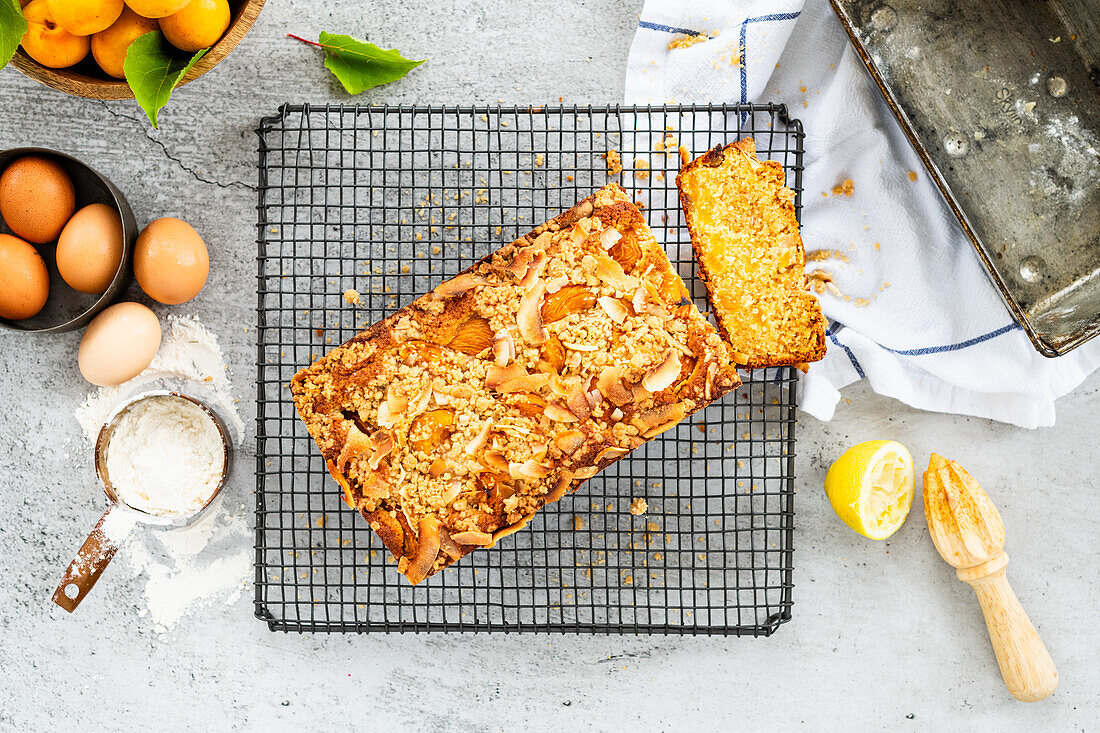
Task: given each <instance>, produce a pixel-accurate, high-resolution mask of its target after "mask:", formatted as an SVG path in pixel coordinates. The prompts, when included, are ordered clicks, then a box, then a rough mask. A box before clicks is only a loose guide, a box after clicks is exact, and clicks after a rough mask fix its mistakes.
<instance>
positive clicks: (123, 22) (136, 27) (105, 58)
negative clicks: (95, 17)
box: [92, 8, 157, 79]
mask: <svg viewBox="0 0 1100 733" xmlns="http://www.w3.org/2000/svg"><path fill="white" fill-rule="evenodd" d="M156 29H157V21H155V20H153V19H152V18H143V17H141V16H140V15H138V14H137V13H135V12H134V11H133V10H130V8H123V10H122V15H120V16H118V20H116V21H115V22H114V23H112V24H111V27H110V28H108V29H107V30H105V31H100V32H99V33H96V34H95V35H94V36H92V56H94V57H95V60H96V63H97V64H99V68H101V69H103V70H104V71H105V72H107V74H109V75H111V76H113V77H115V78H116V79H125V78H126V72H125V71H124V70H123V68H122V65H123V62H125V61H126V52H127V51H128V50H129V49H130V44H131V43H133V42H134V41H136V40H137V39H138V38H139V37H141V36H144V35H145V34H146V33H151V32H152V31H155V30H156Z"/></svg>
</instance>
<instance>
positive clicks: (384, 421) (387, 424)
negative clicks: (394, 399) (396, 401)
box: [374, 399, 401, 428]
mask: <svg viewBox="0 0 1100 733" xmlns="http://www.w3.org/2000/svg"><path fill="white" fill-rule="evenodd" d="M399 414H401V411H400V410H397V411H394V410H392V409H391V408H390V402H389V400H388V399H385V400H382V401H381V402H379V403H378V413H377V414H376V415H375V417H374V419H375V422H377V423H378V424H379V425H381V426H382V427H384V428H392V427H393V426H394V415H399Z"/></svg>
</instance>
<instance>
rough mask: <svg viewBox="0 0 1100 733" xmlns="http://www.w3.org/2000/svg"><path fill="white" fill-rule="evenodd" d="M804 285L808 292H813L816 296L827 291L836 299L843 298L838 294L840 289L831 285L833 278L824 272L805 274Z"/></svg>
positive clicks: (841, 294) (815, 271)
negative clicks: (805, 284)
mask: <svg viewBox="0 0 1100 733" xmlns="http://www.w3.org/2000/svg"><path fill="white" fill-rule="evenodd" d="M806 283H807V285H808V286H809V288H810V290H813V291H814V292H815V293H817V294H818V295H821V294H822V293H824V292H825V291H826V290H828V291H829V292H830V293H832V294H833V295H836V296H838V297H844V295H843V293H841V292H840V288H838V287H837V286H836V285H834V284H833V276H832V275H830V274H829V273H827V272H825V271H824V270H814V271H813V272H809V273H807V274H806Z"/></svg>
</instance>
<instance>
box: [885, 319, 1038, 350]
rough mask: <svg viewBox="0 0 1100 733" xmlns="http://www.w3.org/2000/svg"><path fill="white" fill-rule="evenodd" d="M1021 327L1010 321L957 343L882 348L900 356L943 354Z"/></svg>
mask: <svg viewBox="0 0 1100 733" xmlns="http://www.w3.org/2000/svg"><path fill="white" fill-rule="evenodd" d="M1019 329H1020V325H1019V324H1018V323H1010V324H1008V325H1007V326H1002V327H1001V328H998V329H997V330H996V331H990V332H989V333H983V334H982V335H981V336H975V337H974V338H972V339H967V340H966V341H960V342H959V343H957V344H948V345H947V346H925V347H924V348H920V349H891V348H889V347H887V346H883V347H882V348H884V349H886V350H887V351H890V352H893V353H895V354H897V355H899V356H925V355H926V354H942V353H944V352H946V351H958V350H959V349H965V348H967V347H968V346H974V345H975V344H980V343H982V342H983V341H989V340H990V339H995V338H997V337H998V336H1003V335H1004V334H1006V333H1010V332H1012V331H1018V330H1019Z"/></svg>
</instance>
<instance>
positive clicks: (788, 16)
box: [740, 11, 859, 369]
mask: <svg viewBox="0 0 1100 733" xmlns="http://www.w3.org/2000/svg"><path fill="white" fill-rule="evenodd" d="M801 14H802V11H798V12H796V13H772V14H770V15H758V16H756V17H755V18H745V20H744V21H742V22H741V47H740V48H741V104H748V102H749V62H748V58H747V57H748V52H749V51H748V46H747V44H746V38H747V35H748V28H749V23H767V22H770V21H773V20H794V19H795V18H797V17H798V16H799V15H801ZM741 117H742V120H741V123H742V124H744V122H745V120H744V117H745V114H744V113H742V114H741ZM856 368H857V369H858V368H859V367H856Z"/></svg>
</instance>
